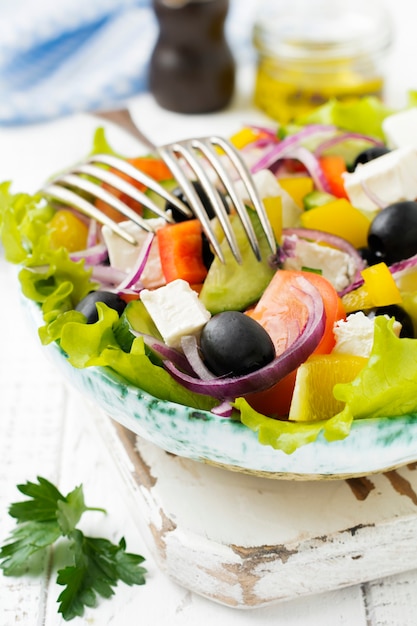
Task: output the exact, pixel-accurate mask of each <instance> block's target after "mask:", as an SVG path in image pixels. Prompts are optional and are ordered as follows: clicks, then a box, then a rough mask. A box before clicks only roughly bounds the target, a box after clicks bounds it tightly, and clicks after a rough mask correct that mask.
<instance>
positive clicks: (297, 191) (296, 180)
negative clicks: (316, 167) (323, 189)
mask: <svg viewBox="0 0 417 626" xmlns="http://www.w3.org/2000/svg"><path fill="white" fill-rule="evenodd" d="M278 182H279V184H280V185H281V187H282V188H283V189H284V190H285V191H286V192H287V193H289V195H290V196H291V198H292V199H293V200H294V202H295V203H296V204H297V205H298V206H299V207H300V208H301V209H302V208H303V207H304V204H303V198H304V196H306V195H307V194H308V193H310V192H311V191H313V189H314V182H313V179H312V178H310V176H291V177H289V178H279V179H278Z"/></svg>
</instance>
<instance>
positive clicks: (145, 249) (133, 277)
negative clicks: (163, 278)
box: [117, 233, 155, 290]
mask: <svg viewBox="0 0 417 626" xmlns="http://www.w3.org/2000/svg"><path fill="white" fill-rule="evenodd" d="M154 237H155V234H154V233H149V235H147V236H146V238H145V241H144V242H143V245H142V247H141V249H140V252H139V254H138V258H137V259H136V263H135V265H134V267H133V269H132V271H131V272H130V273H129V274H128V275H127V276H126V278H124V279H123V280H122V281H121V282H120V283H119V284H118V285H117V290H123V289H129V288H130V287H132V286H133V285H135V284H136V283H137V282H138V280H139V279H140V277H141V276H142V272H143V270H144V269H145V265H146V263H147V261H148V258H149V253H150V251H151V247H152V243H153V240H154Z"/></svg>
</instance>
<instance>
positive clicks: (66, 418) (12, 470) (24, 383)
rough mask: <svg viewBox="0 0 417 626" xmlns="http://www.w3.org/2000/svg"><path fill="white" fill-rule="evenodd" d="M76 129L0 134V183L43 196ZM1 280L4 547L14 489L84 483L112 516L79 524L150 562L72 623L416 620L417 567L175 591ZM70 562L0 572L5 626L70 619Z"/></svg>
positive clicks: (74, 401)
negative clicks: (290, 593) (345, 577)
mask: <svg viewBox="0 0 417 626" xmlns="http://www.w3.org/2000/svg"><path fill="white" fill-rule="evenodd" d="M389 7H390V9H391V11H392V14H393V20H394V22H395V29H396V40H395V44H394V48H393V50H392V53H391V55H390V58H389V61H388V71H387V75H388V79H387V98H388V101H389V102H391V103H392V104H393V105H400V106H401V105H402V104H404V103H405V93H406V90H407V89H409V88H415V89H417V66H416V53H417V44H416V37H415V28H416V24H417V5H416V4H415V0H397V1H396V2H395V3H394V2H390V3H389ZM146 110H147V111H148V114H149V124H150V125H151V126H152V125H154V126H155V128H156V126H157V125H158V119H157V118H155V116H156V115H157V114H158V111H157V109H156V108H155V107H153V105H152V103H151V102H150V101H149V100H147V101H146ZM152 116H153V117H152ZM71 123H72V122H71V120H64V121H63V122H62V124H61V122H59V121H58V122H53V123H51V124H52V125H46V126H45V127H43V126H37V127H28V128H23V129H22V128H8V129H3V130H1V129H0V179H1V180H14V181H16V182H17V184H19V182H21V183H22V184H27V185H28V187H29V188H35V186H36V184H37V183H39V178H38V176H39V173H40V172H42V174H43V173H45V175H46V174H48V173H49V172H50V171H53V170H54V169H57V166H58V165H59V155H58V156H57V154H58V153H57V146H56V145H55V144H54V132H53V129H54V128H55V126H54V125H57V126H56V128H59V129H60V131H59V132H61V131H62V125H63V126H64V127H65V128H66V125H68V127H71ZM64 130H65V129H64ZM66 132H67V131H66ZM67 134H68V132H67ZM89 139H90V135H88V137H87V138H85V137H74V140H73V141H74V150H75V149H76V148H79V146H80V144H81V142H82V141H84V142H86V143H85V145H86V146H88V142H89ZM81 153H82V152H81ZM75 154H76V152H75ZM36 161H38V162H36ZM42 168H44V171H43V170H42ZM48 168H49V169H48ZM22 190H24V189H22ZM0 281H1V286H2V294H3V295H2V297H1V306H0V541H1V542H2V543H3V542H4V540H5V538H6V536H7V534H8V532H9V531H10V530H11V529H12V527H13V520H11V518H10V517H9V516H8V514H7V507H8V505H9V504H10V503H11V502H13V501H16V500H19V499H20V496H19V493H18V492H17V490H16V484H17V483H21V482H25V481H26V480H34V479H35V477H36V476H37V475H42V476H47V477H48V478H50V479H51V480H52V481H54V482H55V483H57V484H58V485H59V487H60V489H61V490H62V491H63V492H64V493H66V492H67V491H69V490H71V489H72V488H73V487H74V486H76V485H78V484H80V483H83V485H84V491H85V497H86V501H87V503H88V504H91V506H96V505H97V506H103V507H105V508H106V509H107V511H108V514H107V515H106V516H103V515H101V514H99V513H88V514H86V515H85V518H84V519H83V523H82V527H83V529H84V530H85V532H87V533H90V534H98V535H100V536H106V537H108V538H110V539H112V540H113V541H117V540H118V539H119V538H120V537H121V536H122V535H123V536H124V537H125V538H126V541H127V547H128V550H129V551H132V552H138V553H140V554H142V555H143V556H145V558H146V563H145V565H146V567H147V569H148V577H147V583H146V585H145V586H142V587H131V588H130V587H127V586H126V585H124V584H119V586H118V587H117V589H116V593H115V595H114V597H113V598H112V599H110V600H100V601H99V605H98V607H97V608H95V609H87V610H86V612H85V614H84V616H83V617H81V618H77V619H75V620H74V621H73V622H72V623H73V624H74V626H78V625H80V626H81V625H87V624H88V625H92V624H97V625H99V626H105V625H106V624H109V625H110V624H111V625H113V626H130V624H143V625H144V626H159V625H161V624H169V626H188V625H190V626H191V625H194V624H199V625H200V626H209V625H211V624H217V625H218V626H223V625H224V626H226V624H227V626H233V625H235V624H236V625H239V626H249V625H255V624H256V625H257V626H272V625H274V626H284V625H285V626H307V625H308V626H334V625H336V624H339V625H341V626H342V625H344V626H390V625H395V626H413V625H415V624H416V623H417V617H416V615H417V571H411V572H407V573H404V574H401V575H396V576H393V577H390V578H388V579H381V580H375V581H372V582H368V583H365V584H361V585H356V586H353V587H347V588H344V589H340V590H336V591H331V592H327V593H324V594H320V595H316V596H309V597H304V598H302V599H297V600H292V601H289V602H285V603H281V604H277V605H274V606H270V607H267V608H261V609H255V610H250V611H238V610H233V609H230V608H226V607H224V606H220V605H218V604H215V603H213V602H211V601H209V600H206V599H204V598H202V597H200V596H198V595H196V594H194V593H192V592H190V591H187V590H186V589H184V588H182V587H180V586H178V585H176V584H175V583H173V582H172V581H171V580H170V579H169V578H168V577H166V575H165V574H164V573H163V572H162V571H160V570H159V568H158V566H157V564H156V562H155V561H154V560H153V557H152V554H151V551H150V550H149V548H148V546H147V545H146V544H145V542H144V540H143V539H142V537H141V535H140V533H139V531H138V528H137V526H136V524H135V521H134V516H132V512H131V507H130V506H129V492H128V488H127V486H126V484H125V482H124V480H123V479H122V477H121V476H120V474H119V472H118V470H117V468H116V466H115V464H114V462H113V460H112V459H111V458H110V457H109V454H108V451H107V449H106V447H105V446H104V444H103V442H102V440H101V439H100V437H99V436H98V435H97V432H96V430H95V428H96V427H95V425H94V424H93V423H92V421H90V420H89V419H88V413H87V412H86V411H85V410H84V409H83V403H82V401H81V400H80V398H79V397H78V395H77V394H76V393H75V392H73V391H72V390H70V389H68V388H67V387H66V385H65V383H64V381H63V380H62V378H61V376H60V374H59V373H58V372H56V371H55V370H54V368H53V367H52V365H51V364H50V363H49V362H48V361H47V360H46V358H45V356H44V354H43V353H42V348H41V347H40V345H39V343H38V341H37V338H36V334H35V333H34V332H33V328H32V327H30V325H28V323H27V320H26V319H25V316H24V313H23V312H22V309H21V307H20V304H19V295H18V286H17V280H16V275H15V269H14V268H13V267H11V266H9V265H7V264H6V263H5V261H4V259H3V257H1V258H0ZM416 550H417V537H416ZM61 560H62V549H60V548H58V549H57V550H56V551H55V552H54V553H52V554H50V555H49V556H48V558H47V562H45V563H43V567H41V570H40V573H39V575H36V576H35V575H28V576H25V577H24V578H22V579H20V578H8V577H4V576H2V575H0V626H12V625H17V624H19V625H20V626H41V625H43V626H53V625H60V624H62V623H63V620H62V618H61V616H60V615H58V613H57V604H56V598H57V596H58V594H59V592H60V590H61V589H60V588H59V587H58V586H57V585H56V584H55V578H56V570H57V569H59V567H60V562H61Z"/></svg>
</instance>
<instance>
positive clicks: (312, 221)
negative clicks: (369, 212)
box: [300, 198, 370, 248]
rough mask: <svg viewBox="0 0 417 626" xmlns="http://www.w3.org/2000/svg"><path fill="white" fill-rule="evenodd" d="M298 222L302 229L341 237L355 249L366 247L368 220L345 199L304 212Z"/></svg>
mask: <svg viewBox="0 0 417 626" xmlns="http://www.w3.org/2000/svg"><path fill="white" fill-rule="evenodd" d="M300 220H301V224H302V226H304V228H313V229H317V230H322V231H324V232H326V233H331V234H332V235H337V236H339V237H343V239H346V240H347V241H349V242H350V243H351V244H352V245H353V246H354V247H355V248H362V247H365V246H366V245H367V238H368V230H369V225H370V220H369V219H368V218H367V217H366V216H365V215H364V214H363V213H361V211H359V209H356V208H355V207H353V206H352V205H351V204H350V202H349V201H348V200H346V199H345V198H338V199H337V200H334V201H332V202H328V203H327V204H323V205H322V206H318V207H316V208H315V209H310V210H309V211H305V212H304V213H303V214H302V215H301V217H300Z"/></svg>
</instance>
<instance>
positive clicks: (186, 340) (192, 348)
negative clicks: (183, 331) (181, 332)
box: [181, 335, 216, 380]
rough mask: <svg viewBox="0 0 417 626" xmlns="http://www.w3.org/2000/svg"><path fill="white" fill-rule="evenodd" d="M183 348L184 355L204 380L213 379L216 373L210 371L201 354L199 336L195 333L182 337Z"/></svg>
mask: <svg viewBox="0 0 417 626" xmlns="http://www.w3.org/2000/svg"><path fill="white" fill-rule="evenodd" d="M181 348H182V351H183V352H184V356H185V358H186V359H187V361H188V362H189V364H190V366H191V369H192V370H193V371H194V372H195V373H196V374H197V376H198V377H199V378H201V379H202V380H212V379H213V378H216V375H215V374H213V373H212V372H210V370H209V369H208V368H207V367H206V365H205V363H204V361H203V359H202V358H201V356H200V351H199V349H198V342H197V337H196V336H195V335H185V336H184V337H182V338H181Z"/></svg>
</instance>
